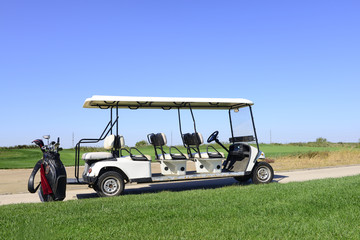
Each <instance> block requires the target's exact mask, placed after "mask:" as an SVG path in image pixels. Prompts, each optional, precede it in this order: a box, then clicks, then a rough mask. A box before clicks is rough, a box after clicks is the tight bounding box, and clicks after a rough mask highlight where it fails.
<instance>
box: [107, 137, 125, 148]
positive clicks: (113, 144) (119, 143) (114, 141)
mask: <svg viewBox="0 0 360 240" xmlns="http://www.w3.org/2000/svg"><path fill="white" fill-rule="evenodd" d="M124 146H125V140H124V137H123V136H115V135H109V136H107V137H106V138H105V139H104V148H105V149H120V148H122V147H124Z"/></svg>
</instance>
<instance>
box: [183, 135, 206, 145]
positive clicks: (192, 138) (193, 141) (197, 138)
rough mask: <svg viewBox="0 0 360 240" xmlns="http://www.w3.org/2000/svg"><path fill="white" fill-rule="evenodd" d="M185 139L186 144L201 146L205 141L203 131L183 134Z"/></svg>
mask: <svg viewBox="0 0 360 240" xmlns="http://www.w3.org/2000/svg"><path fill="white" fill-rule="evenodd" d="M183 141H184V144H185V145H186V146H199V145H201V144H203V143H204V139H203V136H202V134H201V133H199V132H196V133H185V134H183Z"/></svg>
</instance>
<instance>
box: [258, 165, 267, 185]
mask: <svg viewBox="0 0 360 240" xmlns="http://www.w3.org/2000/svg"><path fill="white" fill-rule="evenodd" d="M257 175H258V178H259V180H260V181H263V182H265V181H266V180H267V179H268V178H269V177H270V173H269V169H268V168H266V167H261V168H259V169H258V171H257Z"/></svg>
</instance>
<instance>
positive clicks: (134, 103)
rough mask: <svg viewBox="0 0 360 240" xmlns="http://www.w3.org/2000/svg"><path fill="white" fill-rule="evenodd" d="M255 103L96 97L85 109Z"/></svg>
mask: <svg viewBox="0 0 360 240" xmlns="http://www.w3.org/2000/svg"><path fill="white" fill-rule="evenodd" d="M253 104H254V103H253V102H252V101H250V100H247V99H243V98H181V97H126V96H101V95H94V96H92V97H91V98H87V99H86V100H85V102H84V106H83V107H84V108H101V109H108V108H110V107H116V106H117V107H118V108H130V109H138V108H152V109H166V110H167V109H172V108H178V107H180V108H189V106H191V108H193V109H232V108H242V107H246V106H249V105H253Z"/></svg>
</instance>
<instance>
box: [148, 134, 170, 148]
mask: <svg viewBox="0 0 360 240" xmlns="http://www.w3.org/2000/svg"><path fill="white" fill-rule="evenodd" d="M148 141H149V143H150V144H152V145H153V146H154V147H161V146H164V145H166V143H167V140H166V135H165V134H164V133H157V134H155V133H150V134H148Z"/></svg>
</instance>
